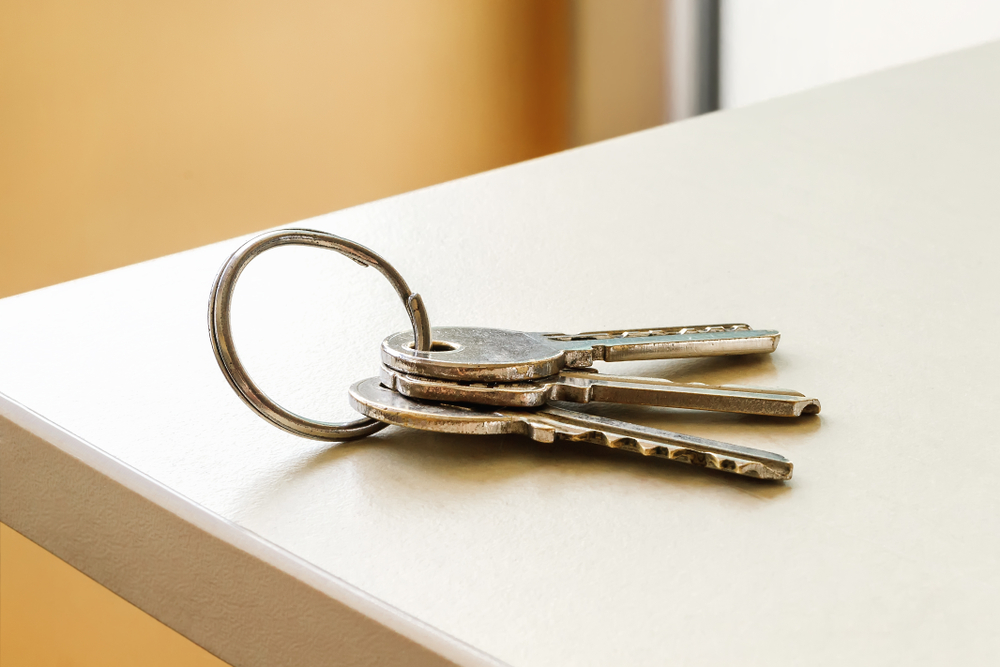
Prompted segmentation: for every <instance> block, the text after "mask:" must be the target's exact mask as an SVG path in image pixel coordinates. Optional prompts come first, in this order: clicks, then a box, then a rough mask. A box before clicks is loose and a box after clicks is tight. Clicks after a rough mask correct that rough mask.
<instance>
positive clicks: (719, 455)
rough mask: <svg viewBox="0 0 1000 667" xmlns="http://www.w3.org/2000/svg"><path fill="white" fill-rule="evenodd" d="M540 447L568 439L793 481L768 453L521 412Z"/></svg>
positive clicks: (558, 412) (586, 418) (788, 467)
mask: <svg viewBox="0 0 1000 667" xmlns="http://www.w3.org/2000/svg"><path fill="white" fill-rule="evenodd" d="M522 419H523V420H524V421H525V422H526V423H528V424H529V425H530V427H531V428H530V431H529V435H530V436H531V437H532V438H533V439H535V440H538V441H540V442H552V441H554V440H570V441H574V442H589V443H591V444H595V445H603V446H605V447H611V448H612V449H623V450H626V451H630V452H636V453H638V454H642V455H644V456H655V457H659V458H666V459H671V460H674V461H680V462H682V463H688V464H690V465H697V466H704V467H706V468H714V469H716V470H722V471H724V472H731V473H735V474H737V475H743V476H746V477H756V478H758V479H772V480H786V479H791V478H792V469H793V465H792V462H791V461H789V460H788V459H786V458H785V457H783V456H781V455H780V454H774V453H772V452H766V451H764V450H761V449H753V448H751V447H741V446H739V445H731V444H728V443H725V442H719V441H718V440H709V439H708V438H699V437H697V436H693V435H684V434H682V433H673V432H670V431H663V430H660V429H655V428H649V427H646V426H639V425H637V424H629V423H627V422H621V421H618V420H615V419H607V418H605V417H598V416H596V415H588V414H581V413H577V412H571V411H569V410H562V409H559V408H553V407H547V408H543V409H541V410H537V411H535V412H527V413H524V416H523V417H522Z"/></svg>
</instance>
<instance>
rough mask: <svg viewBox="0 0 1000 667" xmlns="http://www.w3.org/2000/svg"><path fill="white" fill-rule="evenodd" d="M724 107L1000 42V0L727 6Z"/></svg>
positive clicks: (820, 0)
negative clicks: (995, 41) (991, 42)
mask: <svg viewBox="0 0 1000 667" xmlns="http://www.w3.org/2000/svg"><path fill="white" fill-rule="evenodd" d="M721 25H722V27H721V32H722V34H721V40H720V41H721V80H720V102H721V106H722V107H723V108H729V107H738V106H743V105H745V104H751V103H753V102H758V101H761V100H765V99H768V98H771V97H776V96H778V95H785V94H787V93H793V92H795V91H798V90H803V89H806V88H811V87H813V86H819V85H822V84H824V83H829V82H832V81H837V80H839V79H845V78H848V77H852V76H858V75H860V74H865V73H867V72H872V71H875V70H879V69H883V68H886V67H891V66H893V65H900V64H903V63H907V62H911V61H914V60H920V59H923V58H927V57H930V56H934V55H938V54H941V53H946V52H948V51H955V50H958V49H962V48H965V47H968V46H974V45H976V44H981V43H983V42H989V41H993V40H998V39H1000V0H723V3H722V19H721Z"/></svg>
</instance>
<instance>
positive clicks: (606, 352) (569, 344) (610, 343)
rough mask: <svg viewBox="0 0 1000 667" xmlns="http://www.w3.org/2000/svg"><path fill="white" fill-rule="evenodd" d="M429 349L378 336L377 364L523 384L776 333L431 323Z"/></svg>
mask: <svg viewBox="0 0 1000 667" xmlns="http://www.w3.org/2000/svg"><path fill="white" fill-rule="evenodd" d="M431 335H432V338H433V339H434V342H433V343H432V344H431V349H430V350H429V351H427V352H417V351H415V350H414V349H413V336H412V335H411V334H410V333H409V332H403V333H397V334H393V335H392V336H389V337H388V338H386V339H385V340H384V341H382V363H383V364H384V365H386V366H388V367H389V368H391V369H393V370H396V371H399V372H401V373H408V374H410V375H420V376H423V377H433V378H439V379H442V380H460V381H467V382H523V381H526V380H538V379H541V378H545V377H550V376H553V375H555V374H556V373H558V372H559V371H561V370H562V369H563V368H586V367H587V366H590V365H591V364H593V362H594V361H629V360H634V359H678V358H684V357H711V356H721V355H736V354H759V353H768V352H773V351H774V350H775V349H776V348H777V347H778V340H779V338H780V337H781V334H779V333H778V332H777V331H773V330H757V329H751V328H750V326H749V325H747V324H710V325H699V326H693V327H670V328H661V329H629V330H619V331H597V332H590V333H584V334H576V335H565V334H551V333H548V334H547V333H528V332H524V331H508V330H506V329H485V328H480V327H435V328H433V329H432V330H431Z"/></svg>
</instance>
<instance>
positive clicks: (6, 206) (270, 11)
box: [0, 0, 1000, 667]
mask: <svg viewBox="0 0 1000 667" xmlns="http://www.w3.org/2000/svg"><path fill="white" fill-rule="evenodd" d="M996 39H1000V2H996V0H908V1H905V2H903V1H900V0H838V1H837V2H830V1H828V0H721V1H720V0H409V1H407V2H404V1H403V0H395V1H389V0H367V1H365V2H362V1H361V0H325V1H320V0H285V1H284V2H281V3H267V2H260V1H258V0H244V1H243V2H235V1H234V0H201V1H199V2H194V1H192V0H172V1H170V2H167V1H165V0H146V1H145V2H141V3H137V2H126V1H124V0H90V1H89V2H86V3H84V2H74V1H71V0H31V1H30V2H29V1H27V0H2V2H0V297H4V296H9V295H13V294H17V293H20V292H24V291H27V290H32V289H36V288H40V287H44V286H46V285H50V284H53V283H57V282H62V281H65V280H70V279H73V278H77V277H81V276H85V275H88V274H91V273H95V272H99V271H105V270H108V269H112V268H116V267H119V266H124V265H126V264H131V263H134V262H138V261H142V260H146V259H151V258H154V257H158V256H161V255H165V254H169V253H172V252H177V251H181V250H185V249H188V248H193V247H196V246H199V245H203V244H206V243H211V242H214V241H220V240H223V239H226V238H229V237H232V236H235V235H238V234H244V233H248V232H253V231H257V230H261V229H265V228H268V227H273V226H276V225H281V224H286V223H291V222H295V221H297V220H300V219H303V218H307V217H310V216H313V215H318V214H321V213H326V212H328V211H332V210H335V209H340V208H344V207H347V206H353V205H356V204H360V203H363V202H367V201H371V200H374V199H379V198H382V197H386V196H390V195H394V194H397V193H401V192H406V191H408V190H413V189H415V188H420V187H424V186H428V185H432V184H434V183H439V182H442V181H446V180H451V179H454V178H459V177H461V176H465V175H468V174H473V173H476V172H480V171H483V170H487V169H492V168H495V167H500V166H503V165H507V164H511V163H514V162H519V161H521V160H527V159H530V158H534V157H538V156H542V155H545V154H548V153H552V152H555V151H560V150H564V149H567V148H571V147H574V146H580V145H584V144H587V143H591V142H594V141H600V140H603V139H608V138H611V137H615V136H618V135H621V134H625V133H629V132H634V131H638V130H642V129H646V128H649V127H654V126H656V125H660V124H663V123H667V122H672V121H678V120H682V119H685V118H689V117H691V116H696V115H698V114H701V113H706V112H710V111H713V110H716V109H719V108H731V107H739V106H743V105H746V104H751V103H756V102H760V101H763V100H766V99H769V98H772V97H775V96H779V95H784V94H787V93H791V92H795V91H798V90H803V89H806V88H810V87H813V86H817V85H821V84H824V83H828V82H832V81H836V80H839V79H843V78H846V77H851V76H855V75H859V74H864V73H866V72H870V71H874V70H877V69H882V68H884V67H889V66H892V65H896V64H901V63H905V62H910V61H913V60H917V59H921V58H925V57H929V56H932V55H936V54H939V53H944V52H947V51H951V50H955V49H960V48H964V47H968V46H973V45H975V44H979V43H982V42H986V41H991V40H996ZM0 326H3V323H2V322H0ZM0 568H2V569H0V663H2V664H3V665H5V666H6V665H10V666H11V667H14V666H15V665H91V664H93V665H98V664H100V665H126V664H129V665H132V664H144V665H160V664H163V665H167V664H179V663H181V664H205V665H208V664H213V665H219V664H221V663H220V662H219V661H218V660H216V659H215V658H213V657H212V656H210V655H208V654H207V653H205V652H204V651H202V650H201V649H199V648H198V647H196V646H194V645H193V644H191V643H190V642H187V640H185V639H183V638H181V637H180V636H179V635H176V634H175V633H173V632H172V631H170V630H168V629H167V628H165V627H164V626H161V625H160V624H158V623H157V622H156V621H154V620H153V619H151V618H150V617H148V616H145V615H144V614H143V613H142V612H140V611H139V610H138V609H135V608H134V607H131V606H130V605H128V604H127V603H126V602H124V601H122V600H120V599H118V598H116V597H115V596H114V595H113V594H111V593H110V592H108V591H106V590H104V589H102V588H101V587H100V586H98V585H97V584H96V583H94V582H92V581H90V580H89V579H87V578H86V577H84V576H83V575H82V574H80V573H78V572H76V571H75V570H72V568H70V567H69V566H68V565H65V564H64V563H62V562H61V561H58V560H57V559H55V558H54V557H53V556H51V555H50V554H47V553H46V552H44V551H42V550H41V549H40V548H38V547H37V546H35V545H33V544H31V543H30V542H28V541H27V540H26V539H25V538H23V537H21V536H19V535H18V534H17V533H15V532H14V531H12V530H11V529H9V528H7V527H6V526H0Z"/></svg>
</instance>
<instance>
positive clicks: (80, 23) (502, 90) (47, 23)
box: [0, 0, 569, 296]
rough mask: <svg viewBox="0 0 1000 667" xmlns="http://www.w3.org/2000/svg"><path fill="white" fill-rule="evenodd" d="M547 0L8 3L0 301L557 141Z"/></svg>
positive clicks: (557, 79)
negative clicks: (5, 297) (26, 291)
mask: <svg viewBox="0 0 1000 667" xmlns="http://www.w3.org/2000/svg"><path fill="white" fill-rule="evenodd" d="M568 32H569V19H568V8H567V3H566V2H565V1H564V0H545V1H540V0H480V1H478V2H466V1H465V0H421V1H420V2H399V1H397V0H374V1H373V0H367V1H365V2H360V1H357V0H330V1H325V0H290V1H289V2H282V3H280V4H275V3H269V2H261V1H260V0H251V1H249V2H240V3H204V2H197V1H192V0H180V1H172V0H150V1H148V2H142V3H139V4H136V3H133V2H127V1H125V0H94V1H92V2H86V3H77V2H69V1H67V0H4V2H3V3H0V296H7V295H10V294H15V293H17V292H21V291H25V290H29V289H35V288H38V287H42V286H45V285H51V284H53V283H56V282H61V281H63V280H69V279H71V278H78V277H80V276H84V275H88V274H91V273H96V272H98V271H105V270H107V269H111V268H115V267H119V266H124V265H125V264H131V263H133V262H137V261H141V260H145V259H150V258H152V257H158V256H161V255H164V254H167V253H170V252H176V251H179V250H186V249H188V248H194V247H197V246H199V245H202V244H205V243H210V242H214V241H219V240H221V239H225V238H228V237H230V236H233V235H235V234H244V233H247V232H250V231H254V230H259V229H263V228H264V227H270V226H273V225H275V224H282V223H289V222H293V221H295V220H299V219H301V218H304V217H307V216H310V215H317V214H319V213H326V212H327V211H331V210H334V209H338V208H343V207H346V206H352V205H355V204H360V203H362V202H366V201H371V200H373V199H378V198H380V197H385V196H388V195H393V194H396V193H399V192H405V191H407V190H412V189H414V188H418V187H423V186H427V185H431V184H433V183H438V182H441V181H445V180H449V179H453V178H458V177H460V176H465V175H466V174H471V173H475V172H478V171H482V170H484V169H490V168H493V167H498V166H501V165H504V164H509V163H511V162H517V161H519V160H525V159H528V158H531V157H535V156H538V155H543V154H545V153H548V152H552V151H556V150H560V149H562V148H564V147H566V146H567V141H568V125H567V104H568V100H567V95H566V85H567V84H566V80H567V71H568V66H569V65H568V59H569V51H568V48H567V40H568Z"/></svg>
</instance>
